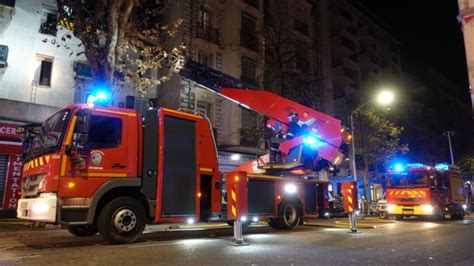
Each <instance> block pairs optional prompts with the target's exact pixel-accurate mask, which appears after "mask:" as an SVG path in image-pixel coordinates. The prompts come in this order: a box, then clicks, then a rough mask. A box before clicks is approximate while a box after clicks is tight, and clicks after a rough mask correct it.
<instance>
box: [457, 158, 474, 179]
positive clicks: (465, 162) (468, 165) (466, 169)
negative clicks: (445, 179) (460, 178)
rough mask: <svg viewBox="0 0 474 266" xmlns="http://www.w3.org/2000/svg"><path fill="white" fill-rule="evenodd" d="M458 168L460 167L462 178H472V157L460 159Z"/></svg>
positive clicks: (473, 163) (473, 167) (473, 162)
mask: <svg viewBox="0 0 474 266" xmlns="http://www.w3.org/2000/svg"><path fill="white" fill-rule="evenodd" d="M459 167H461V170H462V173H463V175H464V176H474V155H470V156H465V157H463V158H461V160H459Z"/></svg>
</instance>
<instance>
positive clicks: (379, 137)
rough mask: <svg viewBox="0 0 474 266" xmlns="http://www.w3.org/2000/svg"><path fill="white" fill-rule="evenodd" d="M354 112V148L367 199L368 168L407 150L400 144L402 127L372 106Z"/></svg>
mask: <svg viewBox="0 0 474 266" xmlns="http://www.w3.org/2000/svg"><path fill="white" fill-rule="evenodd" d="M379 113H380V112H379ZM356 114H357V115H358V117H357V118H356V121H355V122H356V123H355V132H354V135H355V137H356V140H355V143H356V145H355V146H356V147H355V148H356V153H357V154H360V155H361V157H362V162H363V166H362V167H363V170H364V171H363V172H362V180H363V184H364V197H365V199H366V200H367V199H368V185H369V179H370V176H371V175H370V172H371V171H370V170H371V169H376V168H377V167H376V166H377V165H380V164H381V163H385V162H387V161H388V160H390V159H392V158H393V157H395V156H397V155H399V154H404V153H406V152H408V145H406V144H400V134H401V133H402V131H403V128H402V127H399V126H397V125H395V124H394V123H393V122H391V121H390V120H388V119H387V118H386V117H384V116H382V115H380V114H378V113H377V112H376V111H375V110H374V109H373V108H365V109H362V110H360V111H358V112H357V113H356ZM359 166H360V165H359ZM365 207H366V210H365V211H368V205H367V204H365Z"/></svg>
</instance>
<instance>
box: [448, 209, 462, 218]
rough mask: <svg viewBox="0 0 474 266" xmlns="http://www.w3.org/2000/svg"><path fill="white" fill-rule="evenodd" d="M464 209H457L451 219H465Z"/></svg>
mask: <svg viewBox="0 0 474 266" xmlns="http://www.w3.org/2000/svg"><path fill="white" fill-rule="evenodd" d="M464 215H465V214H464V210H459V209H458V210H457V211H456V212H455V213H452V214H451V220H464Z"/></svg>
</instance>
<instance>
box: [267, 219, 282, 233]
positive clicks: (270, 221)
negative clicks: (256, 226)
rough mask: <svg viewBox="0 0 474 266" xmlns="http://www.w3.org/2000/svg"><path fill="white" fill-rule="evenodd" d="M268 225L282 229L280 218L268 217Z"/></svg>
mask: <svg viewBox="0 0 474 266" xmlns="http://www.w3.org/2000/svg"><path fill="white" fill-rule="evenodd" d="M268 225H269V226H270V227H271V228H273V229H277V230H278V229H281V227H280V221H279V220H278V218H276V219H275V218H270V219H268Z"/></svg>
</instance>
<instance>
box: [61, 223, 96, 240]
mask: <svg viewBox="0 0 474 266" xmlns="http://www.w3.org/2000/svg"><path fill="white" fill-rule="evenodd" d="M67 230H68V232H69V233H71V234H73V235H75V236H80V237H83V236H93V235H95V234H97V232H98V230H97V226H95V225H92V224H84V225H69V226H68V227H67Z"/></svg>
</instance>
